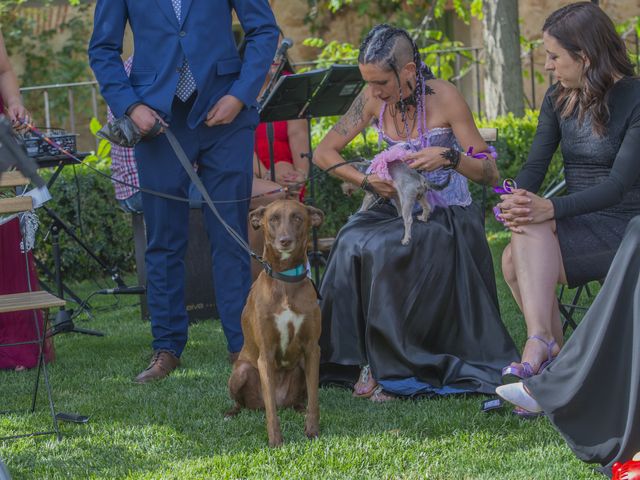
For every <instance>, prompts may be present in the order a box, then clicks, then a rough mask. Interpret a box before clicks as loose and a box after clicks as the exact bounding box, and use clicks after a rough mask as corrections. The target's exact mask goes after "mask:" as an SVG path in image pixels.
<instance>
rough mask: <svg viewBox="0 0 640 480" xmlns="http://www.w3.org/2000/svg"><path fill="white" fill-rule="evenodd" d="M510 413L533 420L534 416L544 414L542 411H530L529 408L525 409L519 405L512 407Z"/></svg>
mask: <svg viewBox="0 0 640 480" xmlns="http://www.w3.org/2000/svg"><path fill="white" fill-rule="evenodd" d="M511 413H513V414H514V415H517V416H518V417H520V418H523V419H525V420H533V419H534V418H538V417H543V416H544V412H530V411H529V410H525V409H524V408H520V407H516V408H514V409H513V410H512V411H511Z"/></svg>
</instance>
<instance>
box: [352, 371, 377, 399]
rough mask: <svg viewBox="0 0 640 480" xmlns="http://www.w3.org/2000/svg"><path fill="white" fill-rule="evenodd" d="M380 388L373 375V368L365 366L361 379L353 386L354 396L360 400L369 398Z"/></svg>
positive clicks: (361, 372)
mask: <svg viewBox="0 0 640 480" xmlns="http://www.w3.org/2000/svg"><path fill="white" fill-rule="evenodd" d="M377 386H378V382H376V381H375V379H374V378H373V376H372V375H371V367H369V365H365V366H364V367H362V369H361V370H360V377H358V381H357V382H356V384H355V385H354V386H353V396H354V397H358V398H369V397H370V396H371V395H373V392H374V390H375V389H376V387H377Z"/></svg>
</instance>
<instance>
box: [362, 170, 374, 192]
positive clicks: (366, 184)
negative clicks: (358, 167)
mask: <svg viewBox="0 0 640 480" xmlns="http://www.w3.org/2000/svg"><path fill="white" fill-rule="evenodd" d="M369 175H370V174H369V173H365V175H364V178H363V179H362V182H360V188H361V189H362V190H364V191H365V192H371V193H374V192H375V190H374V189H373V187H372V186H371V184H370V183H369Z"/></svg>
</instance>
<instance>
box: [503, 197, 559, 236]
mask: <svg viewBox="0 0 640 480" xmlns="http://www.w3.org/2000/svg"><path fill="white" fill-rule="evenodd" d="M500 198H501V199H502V202H500V203H498V205H497V206H498V208H499V209H500V211H501V213H500V217H501V218H502V219H503V220H504V224H505V226H506V227H508V228H509V229H510V230H511V231H512V232H515V233H522V232H523V230H522V228H521V227H522V226H523V225H529V224H534V223H542V222H546V221H547V220H551V219H553V217H554V211H553V203H551V200H548V199H546V198H542V197H539V196H538V195H536V194H535V193H531V192H528V191H527V190H523V189H521V188H519V189H516V190H514V191H513V193H511V194H508V195H501V196H500Z"/></svg>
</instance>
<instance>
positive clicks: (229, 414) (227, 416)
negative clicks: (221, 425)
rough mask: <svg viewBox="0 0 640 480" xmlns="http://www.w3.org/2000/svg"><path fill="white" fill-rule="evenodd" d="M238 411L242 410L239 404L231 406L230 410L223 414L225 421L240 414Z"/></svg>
mask: <svg viewBox="0 0 640 480" xmlns="http://www.w3.org/2000/svg"><path fill="white" fill-rule="evenodd" d="M240 410H242V407H241V406H240V405H239V404H237V403H236V404H235V405H234V406H233V408H232V409H230V410H227V411H226V412H224V419H225V420H230V419H232V418H233V417H235V416H236V415H238V414H239V413H240Z"/></svg>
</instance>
